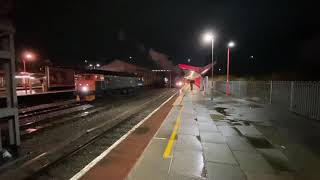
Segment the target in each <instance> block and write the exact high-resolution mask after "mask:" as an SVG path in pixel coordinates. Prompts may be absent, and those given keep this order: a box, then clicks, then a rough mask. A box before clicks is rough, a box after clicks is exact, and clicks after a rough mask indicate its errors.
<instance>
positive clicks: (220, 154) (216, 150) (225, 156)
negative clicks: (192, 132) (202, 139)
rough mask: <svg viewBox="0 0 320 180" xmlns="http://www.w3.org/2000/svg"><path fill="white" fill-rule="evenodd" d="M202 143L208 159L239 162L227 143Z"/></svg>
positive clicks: (220, 161) (228, 162)
mask: <svg viewBox="0 0 320 180" xmlns="http://www.w3.org/2000/svg"><path fill="white" fill-rule="evenodd" d="M202 145H203V150H204V157H205V160H206V161H208V162H214V163H226V164H231V165H237V164H238V163H237V161H236V159H235V158H234V156H233V154H232V152H231V150H230V149H229V147H228V145H227V144H216V143H202Z"/></svg>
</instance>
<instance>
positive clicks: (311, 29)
mask: <svg viewBox="0 0 320 180" xmlns="http://www.w3.org/2000/svg"><path fill="white" fill-rule="evenodd" d="M59 2H60V1H43V0H30V1H23V0H17V2H16V7H17V8H16V10H15V11H16V28H17V33H16V40H17V42H16V46H17V50H18V51H17V52H20V51H21V50H23V49H32V50H34V51H36V52H37V53H39V56H40V57H41V58H42V59H46V58H48V59H50V60H51V61H53V62H54V63H56V64H63V63H67V64H74V65H76V64H79V63H82V61H83V60H84V59H88V60H89V61H95V62H101V63H103V62H107V61H109V60H111V59H112V58H116V57H119V58H126V57H128V56H133V57H134V58H135V59H136V61H141V63H142V64H145V62H146V61H144V60H143V58H145V56H144V55H145V53H146V51H147V50H148V49H149V48H154V49H156V50H158V51H161V52H164V53H166V54H168V55H169V56H170V57H171V58H172V60H173V62H174V63H176V64H177V63H186V62H187V59H188V58H191V59H192V61H191V64H193V65H205V64H206V63H207V62H208V61H209V58H210V45H205V44H203V43H202V42H201V34H202V33H203V32H204V31H206V30H213V31H214V33H215V36H216V42H215V50H214V53H215V59H217V60H218V66H219V67H221V68H222V69H223V70H224V69H225V67H224V65H223V64H225V61H226V60H225V59H226V44H227V42H228V41H229V40H234V41H235V42H236V43H237V46H236V47H235V48H234V49H232V54H231V55H232V56H231V57H232V59H231V60H232V69H231V70H232V71H233V72H238V73H243V74H247V73H252V72H262V73H263V72H272V71H304V70H305V69H306V68H310V67H316V66H317V65H319V64H320V63H319V58H318V57H319V55H320V48H319V47H320V46H319V43H318V42H319V41H320V28H319V25H320V21H319V19H318V13H317V12H318V10H317V9H316V7H315V5H314V4H312V3H308V2H307V1H300V3H295V2H294V1H281V0H276V1H275V0H268V1H262V0H259V1H257V0H255V1H246V0H241V1H240V0H221V1H215V0H210V1H201V0H194V1H193V0H184V1H182V0H179V1H178V0H175V1H173V0H171V1H166V0H162V1H151V0H149V1H129V0H124V1H121V0H115V1H114V0H108V1H103V0H90V1H88V0H77V1H74V0H73V1H71V0H64V1H61V3H59ZM62 2H63V3H62ZM121 29H122V32H123V33H122V35H123V37H124V38H125V41H119V32H120V30H121ZM251 55H253V56H254V59H253V60H252V59H250V58H249V57H250V56H251ZM310 70H311V69H308V71H310ZM314 70H315V69H312V71H314Z"/></svg>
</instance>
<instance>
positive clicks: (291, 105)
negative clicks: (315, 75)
mask: <svg viewBox="0 0 320 180" xmlns="http://www.w3.org/2000/svg"><path fill="white" fill-rule="evenodd" d="M293 96H294V81H291V88H290V110H291V111H292V110H293V100H294V99H293Z"/></svg>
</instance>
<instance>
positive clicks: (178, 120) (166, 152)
mask: <svg viewBox="0 0 320 180" xmlns="http://www.w3.org/2000/svg"><path fill="white" fill-rule="evenodd" d="M182 110H183V106H182V107H181V109H180V111H179V114H178V116H177V119H176V123H175V125H174V128H173V130H172V133H171V135H170V139H169V141H168V144H167V147H166V149H165V150H164V152H163V155H162V157H163V159H166V158H168V157H169V155H170V153H171V149H172V144H173V142H174V138H175V137H176V134H177V130H178V127H179V123H180V119H181V114H182Z"/></svg>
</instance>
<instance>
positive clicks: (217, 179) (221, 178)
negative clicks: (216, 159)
mask: <svg viewBox="0 0 320 180" xmlns="http://www.w3.org/2000/svg"><path fill="white" fill-rule="evenodd" d="M206 166H207V171H208V179H209V180H246V176H245V174H244V173H243V172H242V170H241V169H240V168H239V166H234V165H229V164H222V163H211V162H207V164H206Z"/></svg>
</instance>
